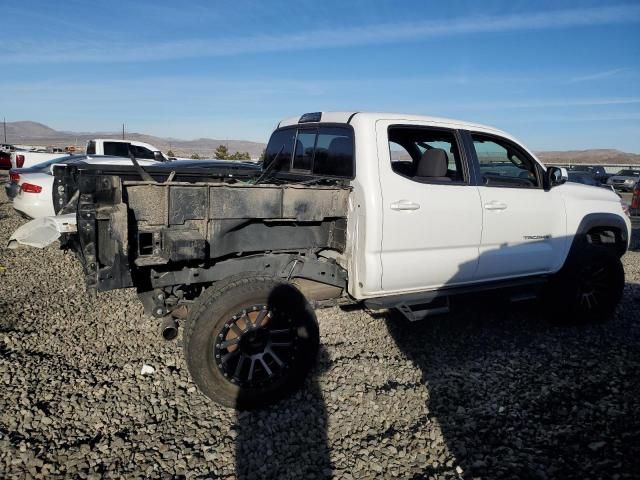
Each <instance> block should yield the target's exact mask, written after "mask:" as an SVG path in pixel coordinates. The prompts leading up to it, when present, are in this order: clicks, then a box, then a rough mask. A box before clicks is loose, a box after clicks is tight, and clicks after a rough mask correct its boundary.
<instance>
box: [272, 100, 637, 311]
mask: <svg viewBox="0 0 640 480" xmlns="http://www.w3.org/2000/svg"><path fill="white" fill-rule="evenodd" d="M319 115H320V117H319V118H320V119H321V120H320V122H317V123H316V122H309V121H306V119H305V118H304V116H303V117H294V118H290V119H287V120H284V121H282V122H280V124H279V128H278V130H276V132H275V133H274V135H273V136H272V140H271V141H270V143H269V146H268V147H267V152H273V151H274V150H276V149H277V148H278V145H279V143H280V142H279V136H280V135H281V133H280V132H282V131H288V130H290V129H293V130H295V131H296V134H295V142H296V143H295V144H296V149H299V148H300V146H299V144H300V143H302V144H303V146H302V148H303V149H304V148H305V146H304V143H305V142H307V143H309V144H310V145H313V143H312V142H313V138H314V137H313V135H314V132H317V133H315V135H317V138H318V140H319V141H320V142H322V140H321V138H322V131H323V129H325V128H333V129H336V128H341V129H346V131H349V132H351V133H350V135H352V137H353V142H354V143H353V151H352V158H353V161H354V166H353V172H352V174H353V180H352V182H351V185H352V187H353V192H352V195H351V198H350V202H349V213H348V220H347V225H348V228H347V238H348V241H347V247H346V251H345V252H344V254H343V255H342V256H340V257H339V262H340V263H341V264H342V265H343V267H344V268H346V269H347V270H348V272H349V284H348V292H349V294H350V295H351V296H353V297H354V298H357V299H368V298H376V297H380V296H393V295H399V294H407V293H415V292H423V291H429V290H437V289H442V288H449V287H457V286H462V285H472V284H477V283H485V282H496V281H501V280H508V279H515V278H522V277H533V276H540V275H549V274H553V273H555V272H558V271H559V270H560V269H561V267H562V266H563V265H564V262H565V260H566V258H567V256H568V253H569V249H570V247H571V245H572V243H573V240H574V238H575V236H576V234H578V233H579V231H580V229H581V228H582V229H583V228H584V226H581V223H582V222H583V220H584V219H585V217H587V216H588V215H589V214H592V213H594V212H593V209H594V207H595V208H596V209H597V215H598V216H599V217H600V218H601V221H602V222H604V223H606V224H607V225H608V226H609V227H610V228H612V229H613V231H612V232H611V234H612V235H613V237H614V241H615V244H616V248H617V249H618V251H619V252H624V251H625V250H626V248H627V242H628V232H629V231H630V223H629V219H628V217H627V216H626V215H625V214H624V212H623V210H622V206H621V203H620V199H619V198H618V197H617V196H616V195H614V194H613V193H612V192H609V191H606V190H603V189H595V188H590V187H586V186H581V185H573V184H567V183H563V184H560V185H554V186H553V188H551V187H552V185H550V184H549V180H548V177H547V175H546V174H547V169H546V167H545V166H544V165H543V164H542V163H541V162H540V161H539V160H538V159H537V158H536V156H535V155H534V154H533V152H531V151H530V150H528V149H527V148H526V147H525V146H524V145H522V144H521V143H520V142H518V141H517V140H516V139H515V138H513V137H512V136H510V135H508V134H506V133H505V132H502V131H500V130H497V129H494V128H491V127H486V126H482V125H478V124H473V123H467V122H460V121H455V120H448V119H442V118H435V117H424V116H414V115H403V114H382V113H355V112H345V113H322V114H319ZM307 118H308V117H307ZM301 120H302V121H301ZM293 137H294V135H293V133H292V134H291V135H290V139H289V140H288V142H289V144H290V145H292V144H293V143H292V142H293V141H294V140H291V139H293ZM274 139H278V141H275V140H274ZM274 141H275V143H274ZM291 151H292V147H290V146H289V145H287V146H285V148H284V155H285V156H287V155H289V156H290V153H289V152H291ZM318 151H319V149H318V145H317V144H316V155H318ZM320 158H322V157H320ZM315 161H316V157H313V158H310V159H305V157H304V156H300V155H298V156H295V155H294V156H293V159H292V160H291V163H290V166H289V167H288V168H290V169H291V170H292V171H305V172H306V173H308V174H309V175H314V174H317V173H318V171H317V170H318V168H317V165H316V164H315ZM284 163H285V165H286V164H287V161H285V162H284ZM285 168H287V167H286V166H285ZM343 168H345V169H346V170H348V169H347V168H346V167H343ZM305 169H306V170H305ZM399 232H402V234H399Z"/></svg>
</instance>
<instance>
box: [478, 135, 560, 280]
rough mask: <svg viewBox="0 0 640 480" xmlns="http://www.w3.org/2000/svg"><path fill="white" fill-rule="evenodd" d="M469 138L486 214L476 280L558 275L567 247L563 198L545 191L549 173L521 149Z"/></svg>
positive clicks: (497, 141) (483, 138) (502, 141)
mask: <svg viewBox="0 0 640 480" xmlns="http://www.w3.org/2000/svg"><path fill="white" fill-rule="evenodd" d="M469 135H470V142H468V143H469V144H472V148H473V150H474V152H473V153H475V155H476V157H477V163H476V166H477V168H479V174H478V176H479V178H480V185H479V187H478V190H479V192H480V198H481V203H482V212H483V230H482V242H481V245H480V257H479V262H478V271H477V274H476V280H479V281H485V280H497V279H500V278H507V277H514V276H524V275H532V274H539V273H548V272H552V271H554V270H556V269H557V268H559V267H560V265H561V263H562V260H563V258H562V253H563V252H564V251H565V244H566V242H567V238H566V213H565V209H564V201H563V199H562V195H561V194H560V193H559V192H558V189H550V190H547V191H545V190H544V189H543V184H542V177H543V173H544V170H543V168H542V167H541V166H540V165H539V164H538V162H537V161H536V160H535V159H534V158H533V157H532V156H531V155H529V154H528V153H527V152H526V150H525V149H524V148H522V147H521V146H520V145H518V144H516V143H515V142H513V141H511V140H509V139H506V138H503V137H500V136H497V135H487V134H484V133H474V132H471V133H470V134H469Z"/></svg>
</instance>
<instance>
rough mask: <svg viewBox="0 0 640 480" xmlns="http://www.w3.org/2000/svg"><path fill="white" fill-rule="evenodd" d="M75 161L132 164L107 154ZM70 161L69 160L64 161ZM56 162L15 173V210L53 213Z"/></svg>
mask: <svg viewBox="0 0 640 480" xmlns="http://www.w3.org/2000/svg"><path fill="white" fill-rule="evenodd" d="M75 161H76V162H80V161H81V162H83V163H89V164H94V165H95V164H105V165H127V166H130V165H132V163H131V160H130V159H128V158H122V157H108V156H99V157H98V156H97V157H91V156H82V157H81V158H78V159H77V160H75ZM66 163H71V162H66ZM138 163H139V164H140V165H142V166H143V167H145V166H149V165H157V164H158V163H161V162H157V161H155V160H143V159H140V160H138ZM54 165H56V164H50V165H46V166H44V167H43V168H41V169H38V170H39V171H37V172H33V171H31V172H27V173H19V174H17V178H15V179H14V175H12V180H13V181H15V180H17V183H18V193H17V195H16V196H15V198H14V199H13V208H15V209H16V211H17V212H18V213H20V214H22V215H24V216H26V217H30V218H41V217H49V216H53V215H55V214H56V213H55V211H54V209H53V181H54V178H53V175H52V173H51V172H52V171H53V166H54Z"/></svg>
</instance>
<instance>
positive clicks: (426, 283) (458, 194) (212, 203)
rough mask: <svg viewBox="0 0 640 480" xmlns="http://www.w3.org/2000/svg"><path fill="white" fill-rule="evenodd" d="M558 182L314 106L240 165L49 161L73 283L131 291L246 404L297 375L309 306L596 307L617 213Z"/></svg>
mask: <svg viewBox="0 0 640 480" xmlns="http://www.w3.org/2000/svg"><path fill="white" fill-rule="evenodd" d="M134 163H135V162H134ZM565 175H566V172H564V171H563V170H562V169H558V168H554V167H549V168H545V167H544V166H543V165H542V164H541V163H540V162H539V161H538V160H537V159H536V158H535V156H534V155H533V154H532V153H531V152H529V151H528V150H527V149H526V148H525V147H523V146H522V145H521V144H519V143H518V142H517V141H516V140H515V139H513V138H512V137H510V136H508V135H507V134H505V133H503V132H500V131H498V130H495V129H493V128H490V127H484V126H479V125H475V124H469V123H463V122H458V121H453V120H446V119H437V118H431V117H419V116H409V115H398V114H372V113H367V114H365V113H327V112H325V113H313V114H305V115H303V116H302V117H299V118H298V117H296V118H293V119H288V120H285V121H283V122H281V123H280V124H279V126H278V128H277V129H276V131H275V132H274V133H273V135H272V136H271V139H270V141H269V144H268V146H267V149H266V151H265V158H264V162H263V164H262V165H256V166H255V167H251V166H248V165H247V164H242V165H234V164H230V165H229V166H228V167H220V166H219V165H217V166H215V167H208V166H207V164H206V163H196V162H194V163H192V164H189V165H188V166H184V167H180V166H176V165H175V164H173V165H172V164H167V165H160V166H157V167H156V166H153V167H145V168H144V170H143V169H142V168H141V167H139V166H137V165H134V166H131V167H111V166H107V165H100V166H90V165H81V164H79V165H67V166H60V167H56V168H55V187H54V203H55V205H56V208H57V210H58V213H59V214H65V213H67V214H68V213H69V212H75V213H76V216H77V233H73V234H63V235H62V237H61V244H62V247H63V248H71V249H73V250H74V251H76V252H77V255H78V257H79V259H80V261H81V262H82V265H83V268H84V274H85V280H86V284H87V287H88V288H89V289H90V290H91V291H105V290H111V289H116V288H128V287H133V288H136V289H137V292H138V295H139V297H140V299H141V301H142V303H143V305H144V308H145V312H146V313H148V314H150V315H152V316H154V317H157V318H158V319H159V320H160V319H161V321H162V325H163V326H162V331H163V335H164V336H165V338H167V339H172V338H175V336H176V335H177V333H178V330H177V325H178V323H179V324H180V325H181V327H182V329H183V343H184V350H185V356H186V363H187V365H188V368H189V371H190V373H191V375H192V377H193V379H194V381H195V383H196V384H197V385H198V387H199V388H200V389H201V390H202V391H203V393H204V394H205V395H207V396H208V397H210V398H211V399H213V400H215V401H216V402H218V403H220V404H223V405H226V406H232V407H237V408H255V407H260V406H263V405H266V404H269V403H271V402H273V401H275V400H277V399H279V398H281V397H283V396H284V395H286V394H287V392H289V391H291V390H292V389H294V388H295V387H296V386H297V385H299V384H300V382H301V381H302V380H303V379H304V378H305V376H306V374H307V373H308V372H309V370H310V368H311V367H312V365H313V363H314V360H315V357H316V355H317V349H318V345H319V328H318V324H317V321H316V317H315V314H314V308H316V307H321V306H326V305H340V304H347V303H352V304H353V303H357V304H363V305H365V306H367V307H369V308H374V309H375V308H378V309H380V308H397V309H398V310H399V311H400V312H402V313H403V314H404V315H405V316H406V317H407V318H408V319H409V320H418V319H422V318H424V317H426V316H427V315H429V314H433V313H441V312H446V311H447V310H448V308H449V298H450V297H451V296H452V295H454V294H457V293H468V292H472V291H477V290H486V289H498V288H500V289H502V288H505V289H507V290H506V291H510V292H511V291H513V292H518V294H519V295H521V294H522V292H523V291H524V292H525V293H526V292H535V293H540V292H549V294H548V295H546V296H545V297H544V298H546V299H547V301H549V302H553V304H554V309H555V310H556V311H562V312H566V313H567V314H568V315H571V316H573V318H575V319H576V320H584V321H586V320H595V319H599V318H604V317H606V316H608V315H610V314H611V313H612V312H613V310H614V308H615V306H616V304H617V303H618V301H619V299H620V296H621V293H622V288H623V285H624V272H623V270H622V265H621V262H620V257H621V256H622V255H623V254H624V252H625V251H626V249H627V245H628V232H629V231H630V228H629V221H628V219H627V218H626V216H625V214H624V212H623V210H622V207H621V205H620V201H619V199H618V198H617V197H616V196H615V195H614V194H613V193H612V192H609V191H606V190H604V189H597V188H591V187H587V186H582V185H578V184H575V185H570V184H565V183H564V180H565V179H566V178H565ZM578 280H579V281H578ZM550 284H552V285H553V287H554V288H551V289H549V288H547V287H548V286H549V285H550Z"/></svg>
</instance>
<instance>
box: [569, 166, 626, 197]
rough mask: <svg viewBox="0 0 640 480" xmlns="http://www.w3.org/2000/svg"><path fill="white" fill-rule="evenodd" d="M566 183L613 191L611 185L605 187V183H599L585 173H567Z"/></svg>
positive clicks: (589, 174)
mask: <svg viewBox="0 0 640 480" xmlns="http://www.w3.org/2000/svg"><path fill="white" fill-rule="evenodd" d="M567 173H568V175H567V177H568V178H567V181H568V182H573V183H581V184H583V185H591V186H592V187H601V188H606V189H608V190H613V191H614V192H615V189H614V188H613V187H612V186H611V185H607V184H606V183H602V182H599V181H598V180H597V179H596V178H595V177H594V176H593V175H592V174H591V173H589V172H586V171H571V172H567Z"/></svg>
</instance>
